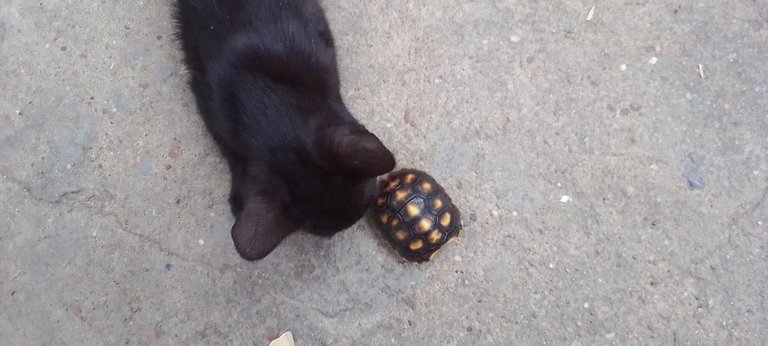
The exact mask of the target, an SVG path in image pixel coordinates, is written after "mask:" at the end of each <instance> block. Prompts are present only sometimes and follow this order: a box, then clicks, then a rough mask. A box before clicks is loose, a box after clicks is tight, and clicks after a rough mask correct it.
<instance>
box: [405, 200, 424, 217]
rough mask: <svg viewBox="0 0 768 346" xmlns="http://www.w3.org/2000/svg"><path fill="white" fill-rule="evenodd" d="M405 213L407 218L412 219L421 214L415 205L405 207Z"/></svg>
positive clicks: (409, 204)
mask: <svg viewBox="0 0 768 346" xmlns="http://www.w3.org/2000/svg"><path fill="white" fill-rule="evenodd" d="M405 213H406V214H408V217H410V218H414V217H417V216H419V214H421V209H419V206H418V205H416V204H415V203H408V205H406V206H405Z"/></svg>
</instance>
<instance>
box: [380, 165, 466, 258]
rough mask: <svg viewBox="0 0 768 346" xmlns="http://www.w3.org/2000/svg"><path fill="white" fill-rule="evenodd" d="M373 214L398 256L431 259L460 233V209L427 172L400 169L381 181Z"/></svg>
mask: <svg viewBox="0 0 768 346" xmlns="http://www.w3.org/2000/svg"><path fill="white" fill-rule="evenodd" d="M380 191H381V193H380V194H379V195H378V196H377V197H376V199H375V200H374V203H373V208H372V216H373V220H374V222H375V223H376V225H377V226H378V228H379V229H380V230H381V231H382V233H383V234H384V237H385V238H387V240H388V241H389V242H390V243H391V244H392V245H393V246H394V247H395V249H397V251H398V252H399V253H400V255H401V256H403V257H404V258H405V259H407V260H409V261H413V262H425V261H429V260H431V259H432V257H433V256H434V255H435V253H437V251H438V250H439V249H440V248H441V247H442V246H443V245H445V244H446V243H448V242H450V241H451V240H453V239H455V238H456V237H458V236H459V233H460V232H461V229H462V223H461V213H460V212H459V209H458V208H456V206H455V205H454V204H453V201H452V200H451V198H450V197H449V196H448V194H446V192H445V190H444V189H443V187H442V186H440V184H438V183H437V182H436V181H435V179H434V178H432V177H431V176H430V175H429V174H427V173H425V172H422V171H419V170H415V169H403V170H400V171H397V172H393V173H390V174H388V175H387V176H386V177H384V179H382V181H381V190H380Z"/></svg>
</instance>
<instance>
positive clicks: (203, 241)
mask: <svg viewBox="0 0 768 346" xmlns="http://www.w3.org/2000/svg"><path fill="white" fill-rule="evenodd" d="M197 243H198V244H200V245H205V240H202V239H200V240H198V241H197Z"/></svg>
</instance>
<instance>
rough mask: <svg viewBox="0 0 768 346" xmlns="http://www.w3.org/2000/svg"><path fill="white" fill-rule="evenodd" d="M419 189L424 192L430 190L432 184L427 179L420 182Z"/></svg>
mask: <svg viewBox="0 0 768 346" xmlns="http://www.w3.org/2000/svg"><path fill="white" fill-rule="evenodd" d="M421 191H423V192H424V193H430V192H432V184H430V183H429V182H428V181H425V182H423V183H421Z"/></svg>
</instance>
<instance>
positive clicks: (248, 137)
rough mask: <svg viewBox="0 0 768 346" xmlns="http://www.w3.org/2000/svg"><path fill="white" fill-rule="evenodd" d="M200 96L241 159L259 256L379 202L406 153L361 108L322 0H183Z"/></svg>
mask: <svg viewBox="0 0 768 346" xmlns="http://www.w3.org/2000/svg"><path fill="white" fill-rule="evenodd" d="M174 5H175V20H176V23H177V27H178V31H179V32H178V36H179V39H180V41H181V45H182V49H183V51H184V55H185V62H186V65H187V67H188V69H189V71H190V73H191V86H192V90H193V93H194V95H195V98H196V99H197V106H198V109H199V111H200V113H201V114H202V115H203V118H204V119H205V123H206V125H207V127H208V130H209V132H210V133H211V135H212V136H213V138H214V139H215V140H216V142H217V143H218V144H219V147H220V149H221V151H222V153H223V154H224V156H225V157H226V159H227V161H228V162H229V167H230V170H231V174H232V191H231V195H230V204H231V207H232V213H233V214H234V215H235V217H236V219H237V220H236V222H235V224H234V226H233V227H232V238H233V240H234V243H235V248H236V249H237V251H238V253H239V254H240V255H241V256H242V257H243V258H245V259H247V260H256V259H260V258H262V257H264V256H266V255H267V254H269V253H270V252H271V251H272V250H273V249H274V248H275V247H276V246H277V245H278V244H279V243H280V241H281V240H282V239H283V238H285V237H286V236H287V235H288V234H290V233H292V232H294V231H296V230H298V229H305V230H307V231H309V232H312V233H315V234H320V235H331V234H334V233H336V232H338V231H340V230H343V229H345V228H348V227H350V226H351V225H352V224H354V223H355V222H356V221H357V220H359V219H360V218H361V217H362V216H363V215H364V213H365V211H366V209H367V208H368V207H369V206H370V204H371V202H372V199H373V198H374V196H375V194H376V192H377V191H376V190H377V187H376V186H377V185H376V182H375V177H376V176H378V175H381V174H383V173H386V172H388V171H390V170H391V169H393V168H394V166H395V158H394V157H393V155H392V153H391V152H390V151H389V150H388V149H387V148H386V147H385V146H384V145H383V144H382V143H381V141H380V140H379V139H378V138H377V137H376V136H375V135H373V134H371V133H370V132H368V131H366V130H365V128H364V127H363V126H361V125H360V124H359V123H358V122H357V121H356V120H355V118H354V117H353V116H352V115H351V114H350V112H349V111H348V110H347V108H346V107H345V105H344V102H343V101H342V98H341V95H340V92H339V77H338V70H337V65H336V54H335V50H334V42H333V36H332V35H331V31H330V29H329V27H328V23H327V21H326V19H325V14H324V13H323V10H322V8H321V7H320V4H319V3H318V2H317V0H220V1H217V0H176V1H175V4H174Z"/></svg>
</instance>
